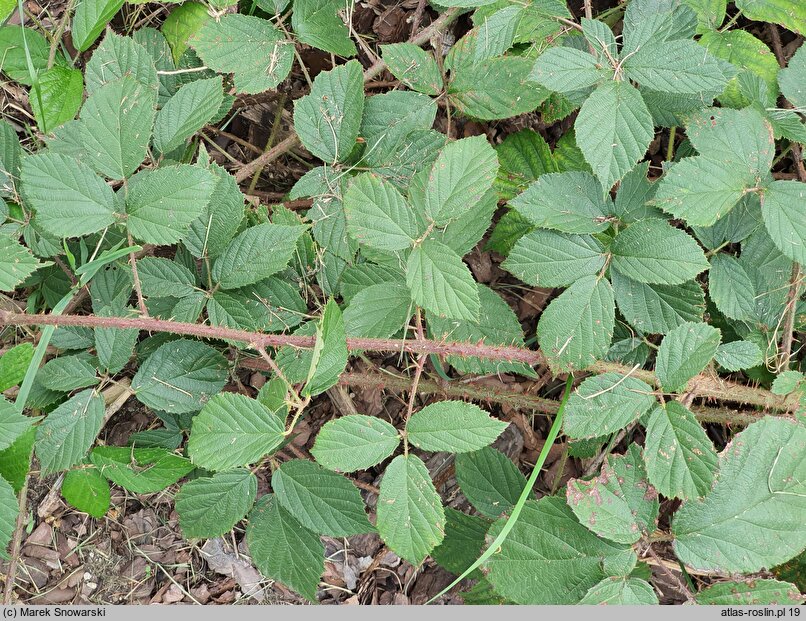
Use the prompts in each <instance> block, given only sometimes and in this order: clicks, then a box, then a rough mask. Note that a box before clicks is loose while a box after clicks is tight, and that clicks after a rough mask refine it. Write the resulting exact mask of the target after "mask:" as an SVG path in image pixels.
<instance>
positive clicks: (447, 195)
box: [423, 136, 498, 226]
mask: <svg viewBox="0 0 806 621" xmlns="http://www.w3.org/2000/svg"><path fill="white" fill-rule="evenodd" d="M497 172H498V156H497V155H496V153H495V149H493V148H492V147H491V146H490V143H489V142H487V139H486V137H484V136H474V137H472V138H464V139H462V140H457V141H456V142H451V143H448V145H447V146H446V147H445V148H444V149H442V151H441V152H440V154H439V156H438V157H437V159H436V160H435V161H434V163H433V165H432V166H431V173H430V174H429V175H428V182H427V185H426V188H425V196H424V205H423V206H424V208H425V215H426V217H427V218H428V219H429V220H430V221H431V222H433V223H434V224H435V225H436V226H442V225H445V224H447V223H448V222H450V221H451V220H453V219H455V218H458V217H459V216H461V215H463V214H464V213H466V212H467V211H468V210H469V209H470V208H471V207H472V206H473V205H475V204H476V203H477V202H478V201H479V200H481V198H482V196H483V195H484V193H485V192H487V190H489V189H490V188H491V187H492V185H493V180H494V179H495V175H496V173H497Z"/></svg>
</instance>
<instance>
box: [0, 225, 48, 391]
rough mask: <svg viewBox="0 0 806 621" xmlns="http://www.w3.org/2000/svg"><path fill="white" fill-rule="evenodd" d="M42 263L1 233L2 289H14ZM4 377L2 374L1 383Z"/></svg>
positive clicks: (0, 272) (0, 286) (0, 264)
mask: <svg viewBox="0 0 806 621" xmlns="http://www.w3.org/2000/svg"><path fill="white" fill-rule="evenodd" d="M42 265H44V264H42V263H40V262H39V261H38V260H37V259H36V257H34V255H32V254H31V251H30V250H28V248H26V247H25V246H23V245H22V244H20V243H19V242H17V241H16V240H15V239H12V238H11V237H8V236H6V235H0V291H14V288H15V287H16V286H17V285H18V284H20V283H21V282H22V281H23V280H25V279H26V278H28V276H30V275H31V274H33V273H34V272H35V271H36V270H37V269H39V267H40V266H42ZM5 355H8V354H5ZM5 355H4V357H5ZM0 360H1V359H0ZM2 377H3V376H2V375H0V384H2V379H1V378H2ZM6 388H9V386H7V387H6ZM4 390H5V389H4Z"/></svg>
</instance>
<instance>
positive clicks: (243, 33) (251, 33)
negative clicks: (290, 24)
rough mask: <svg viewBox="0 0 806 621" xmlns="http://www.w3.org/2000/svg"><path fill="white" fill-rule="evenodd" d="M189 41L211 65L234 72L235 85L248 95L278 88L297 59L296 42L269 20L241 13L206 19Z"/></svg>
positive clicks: (239, 90) (203, 59)
mask: <svg viewBox="0 0 806 621" xmlns="http://www.w3.org/2000/svg"><path fill="white" fill-rule="evenodd" d="M190 45H191V46H192V47H193V49H194V50H196V53H198V55H199V57H200V58H201V59H202V61H204V64H205V65H207V66H208V67H209V68H210V69H213V70H215V71H218V72H220V73H232V74H234V79H235V89H236V90H237V91H238V92H239V93H246V94H248V95H254V94H257V93H262V92H263V91H265V90H268V89H272V88H276V87H277V85H278V84H280V82H282V81H283V80H284V79H285V78H286V76H287V75H288V72H289V71H291V63H292V62H293V60H294V50H293V49H292V45H293V44H292V43H291V42H290V41H287V40H286V39H285V37H284V36H283V33H282V32H280V31H279V30H278V29H277V28H275V27H274V25H272V23H271V22H270V21H268V20H265V19H261V18H259V17H253V16H251V15H241V14H238V13H230V14H229V15H225V16H223V17H221V18H220V19H211V20H208V21H206V22H205V23H204V25H203V26H202V27H201V28H200V29H199V31H198V32H196V33H195V34H194V35H193V36H192V37H191V38H190Z"/></svg>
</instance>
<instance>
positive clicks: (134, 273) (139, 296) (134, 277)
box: [128, 233, 148, 317]
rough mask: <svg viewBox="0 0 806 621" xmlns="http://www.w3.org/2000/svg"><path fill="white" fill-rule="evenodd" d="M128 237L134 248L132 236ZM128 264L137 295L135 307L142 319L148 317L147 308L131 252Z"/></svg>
mask: <svg viewBox="0 0 806 621" xmlns="http://www.w3.org/2000/svg"><path fill="white" fill-rule="evenodd" d="M128 235H129V246H134V239H133V238H132V234H131V233H129V234H128ZM129 264H130V265H131V266H132V281H133V283H134V292H135V293H136V294H137V306H138V308H139V309H140V313H142V315H143V317H148V308H147V307H146V301H145V300H144V299H143V288H142V287H141V286H140V274H138V272H137V258H136V257H135V255H134V253H133V252H130V253H129Z"/></svg>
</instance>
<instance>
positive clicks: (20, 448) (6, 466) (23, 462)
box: [0, 427, 37, 493]
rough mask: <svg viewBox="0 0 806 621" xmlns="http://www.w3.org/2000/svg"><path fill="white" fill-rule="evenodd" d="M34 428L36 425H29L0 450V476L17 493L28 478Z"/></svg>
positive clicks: (34, 436) (34, 437)
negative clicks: (28, 427) (9, 444)
mask: <svg viewBox="0 0 806 621" xmlns="http://www.w3.org/2000/svg"><path fill="white" fill-rule="evenodd" d="M36 430H37V428H36V427H31V428H30V429H28V431H26V432H25V433H23V434H22V435H21V436H20V437H19V438H17V439H16V440H15V441H14V443H13V444H12V445H11V446H9V447H8V448H7V449H3V450H2V451H0V477H2V478H4V479H5V480H6V481H8V482H9V483H11V487H13V488H14V491H15V492H17V493H19V492H20V490H22V488H23V486H24V485H25V482H26V481H27V480H28V472H29V469H30V464H31V455H32V454H33V452H34V441H35V440H36Z"/></svg>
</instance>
